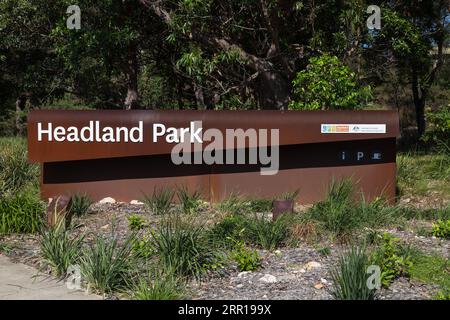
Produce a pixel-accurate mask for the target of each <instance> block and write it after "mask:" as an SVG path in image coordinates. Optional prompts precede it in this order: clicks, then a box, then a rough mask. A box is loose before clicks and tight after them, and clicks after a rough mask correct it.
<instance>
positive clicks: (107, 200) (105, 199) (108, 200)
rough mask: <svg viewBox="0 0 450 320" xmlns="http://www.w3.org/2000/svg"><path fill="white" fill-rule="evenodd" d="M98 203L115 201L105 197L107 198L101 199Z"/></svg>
mask: <svg viewBox="0 0 450 320" xmlns="http://www.w3.org/2000/svg"><path fill="white" fill-rule="evenodd" d="M98 203H100V204H106V203H116V200H115V199H114V198H111V197H107V198H103V199H102V200H100V201H99V202H98Z"/></svg>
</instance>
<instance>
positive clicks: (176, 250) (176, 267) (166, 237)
mask: <svg viewBox="0 0 450 320" xmlns="http://www.w3.org/2000/svg"><path fill="white" fill-rule="evenodd" d="M152 236H153V239H154V247H155V251H156V255H157V256H158V257H159V260H160V262H161V264H162V265H163V266H164V268H165V270H170V271H171V272H173V273H174V274H176V275H179V276H193V277H196V278H198V277H200V276H201V274H202V273H203V271H204V268H203V264H204V263H205V262H207V261H208V260H209V259H210V258H211V256H213V255H214V254H213V253H212V250H213V249H212V248H211V247H210V246H209V245H208V243H207V239H206V237H205V232H204V228H203V226H201V225H200V226H198V225H195V224H192V223H186V222H185V221H183V220H182V219H181V218H180V217H179V216H178V215H174V216H172V217H170V218H168V219H166V220H165V221H162V223H161V225H160V226H159V227H158V228H157V229H156V230H155V231H154V232H153V234H152Z"/></svg>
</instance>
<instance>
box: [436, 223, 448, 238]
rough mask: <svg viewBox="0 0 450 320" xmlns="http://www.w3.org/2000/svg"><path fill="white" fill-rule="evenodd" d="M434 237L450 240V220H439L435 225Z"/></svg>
mask: <svg viewBox="0 0 450 320" xmlns="http://www.w3.org/2000/svg"><path fill="white" fill-rule="evenodd" d="M432 233H433V236H435V237H438V238H444V239H450V219H448V220H438V221H437V222H436V223H433V230H432Z"/></svg>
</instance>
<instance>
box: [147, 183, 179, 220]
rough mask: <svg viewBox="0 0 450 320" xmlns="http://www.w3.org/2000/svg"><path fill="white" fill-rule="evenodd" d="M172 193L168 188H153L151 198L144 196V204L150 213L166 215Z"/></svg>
mask: <svg viewBox="0 0 450 320" xmlns="http://www.w3.org/2000/svg"><path fill="white" fill-rule="evenodd" d="M173 196H174V192H173V191H172V190H171V189H169V188H161V189H157V188H155V189H154V190H153V194H152V195H151V196H147V195H146V196H144V204H145V205H146V207H147V209H148V210H149V211H150V213H153V214H166V213H169V211H170V205H171V203H172V199H173Z"/></svg>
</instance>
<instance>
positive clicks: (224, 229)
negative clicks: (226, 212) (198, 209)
mask: <svg viewBox="0 0 450 320" xmlns="http://www.w3.org/2000/svg"><path fill="white" fill-rule="evenodd" d="M246 227H247V218H246V217H245V216H243V215H230V216H227V217H225V218H224V219H223V220H222V221H220V222H219V223H217V224H215V225H214V226H213V227H212V228H211V229H210V230H209V232H208V238H209V239H210V241H211V242H212V243H214V244H215V245H218V246H225V247H231V246H232V245H233V242H232V241H230V239H240V238H241V237H242V234H243V233H245V231H246Z"/></svg>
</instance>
